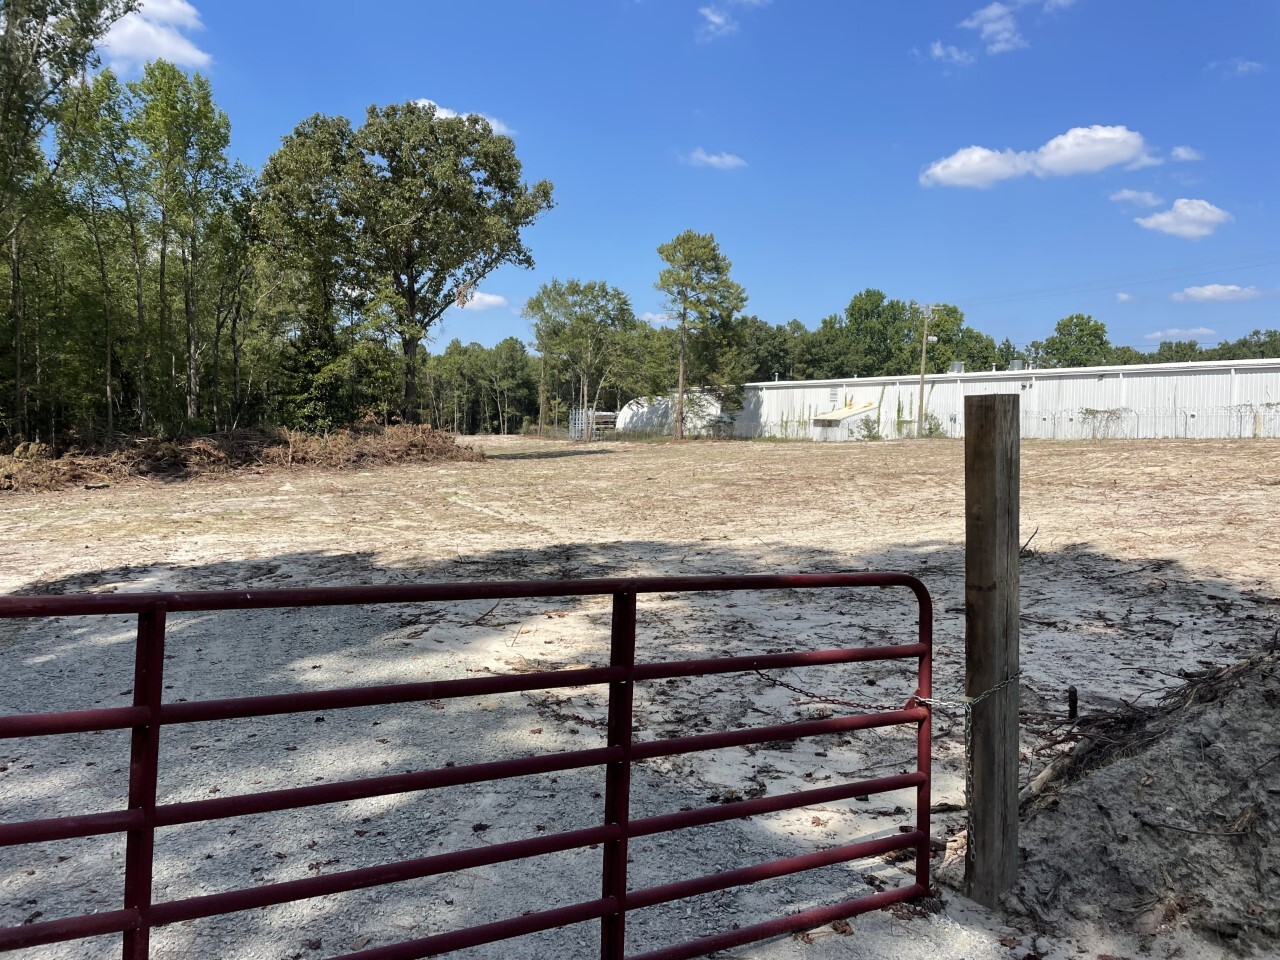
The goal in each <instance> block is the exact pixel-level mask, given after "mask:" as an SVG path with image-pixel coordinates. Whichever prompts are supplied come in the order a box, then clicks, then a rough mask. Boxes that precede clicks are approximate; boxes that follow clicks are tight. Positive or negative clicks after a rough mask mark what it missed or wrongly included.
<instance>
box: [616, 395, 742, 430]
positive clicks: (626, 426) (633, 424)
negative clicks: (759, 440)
mask: <svg viewBox="0 0 1280 960" xmlns="http://www.w3.org/2000/svg"><path fill="white" fill-rule="evenodd" d="M675 410H676V398H675V396H674V395H672V396H669V397H647V398H646V397H639V398H637V399H635V400H632V401H631V402H630V403H628V404H627V405H626V406H625V407H623V408H622V409H621V410H620V411H619V412H618V428H617V431H618V434H619V435H622V434H625V433H628V432H631V433H648V434H659V435H662V434H665V435H668V436H669V435H670V434H671V433H672V432H673V431H672V426H673V424H674V423H675ZM684 433H685V436H686V437H709V436H717V437H718V436H725V435H730V436H731V435H733V433H734V426H733V421H732V420H731V419H730V418H729V417H727V416H725V415H724V414H723V413H721V411H720V403H719V402H718V401H717V400H716V399H715V398H714V397H712V396H710V395H708V394H705V393H694V392H690V393H686V394H685V396H684Z"/></svg>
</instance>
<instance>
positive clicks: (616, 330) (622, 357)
mask: <svg viewBox="0 0 1280 960" xmlns="http://www.w3.org/2000/svg"><path fill="white" fill-rule="evenodd" d="M524 316H525V317H526V318H527V319H529V320H531V321H533V335H534V340H535V342H536V344H537V348H538V352H539V353H540V354H541V355H542V361H543V377H542V378H541V379H542V389H541V390H540V391H539V393H540V398H539V407H540V408H541V406H543V405H544V404H545V401H546V388H545V384H546V374H547V369H546V367H547V365H548V364H550V365H552V366H553V368H558V369H561V370H564V371H565V372H567V373H568V374H570V375H571V376H572V377H573V379H574V380H576V381H577V396H578V406H579V408H580V409H582V410H587V409H589V408H590V409H595V408H598V407H599V404H600V393H601V391H602V390H604V388H605V387H606V386H607V385H608V384H609V383H610V382H614V383H616V382H618V380H619V379H620V378H621V377H622V376H623V375H624V374H625V373H627V372H628V371H629V369H630V367H631V366H632V365H634V363H635V361H636V359H637V356H638V353H639V348H640V338H639V328H638V323H637V321H636V317H635V313H634V312H633V311H632V309H631V301H630V300H628V299H627V295H626V294H625V293H623V292H622V291H621V290H619V289H618V288H617V287H611V286H609V285H608V284H606V283H601V282H599V281H589V282H587V283H583V282H582V281H580V280H566V281H565V282H563V283H561V282H560V281H559V280H552V281H551V282H550V283H544V284H543V285H542V286H541V287H540V288H539V289H538V292H537V293H535V294H534V295H533V296H532V297H530V298H529V300H528V301H527V302H526V303H525V306H524ZM539 413H540V418H541V414H542V411H541V409H540V411H539ZM583 439H584V440H589V439H591V437H590V431H589V430H586V431H583Z"/></svg>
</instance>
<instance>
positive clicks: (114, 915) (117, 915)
mask: <svg viewBox="0 0 1280 960" xmlns="http://www.w3.org/2000/svg"><path fill="white" fill-rule="evenodd" d="M137 926H138V911H137V910H110V911H108V912H106V913H86V914H83V915H82V916H78V917H64V918H62V919H60V920H46V921H45V922H44V923H24V924H23V925H22V926H20V927H0V950H21V949H23V948H24V947H43V946H45V945H46V944H50V943H60V942H61V941H63V940H80V939H83V938H84V937H101V936H103V935H105V934H108V933H123V932H124V931H125V930H133V929H134V928H135V927H137Z"/></svg>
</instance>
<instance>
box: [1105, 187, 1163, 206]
mask: <svg viewBox="0 0 1280 960" xmlns="http://www.w3.org/2000/svg"><path fill="white" fill-rule="evenodd" d="M1109 199H1111V200H1114V201H1115V202H1116V203H1133V204H1136V205H1138V206H1139V207H1158V206H1160V204H1162V203H1164V201H1163V200H1161V199H1160V198H1159V197H1157V196H1156V195H1155V194H1154V193H1152V192H1151V191H1150V190H1130V189H1128V188H1127V187H1126V188H1125V189H1124V190H1117V191H1116V192H1115V193H1113V194H1112V195H1111V197H1110V198H1109Z"/></svg>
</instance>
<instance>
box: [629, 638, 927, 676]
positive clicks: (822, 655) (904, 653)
mask: <svg viewBox="0 0 1280 960" xmlns="http://www.w3.org/2000/svg"><path fill="white" fill-rule="evenodd" d="M928 652H929V648H928V647H927V646H926V645H925V644H923V643H896V644H892V645H890V646H884V647H851V648H849V649H845V650H813V651H797V652H794V653H763V654H759V655H754V656H749V657H715V658H712V659H708V660H668V661H666V662H664V663H638V664H636V667H635V671H636V672H635V678H636V679H637V680H664V679H666V678H668V677H688V676H703V675H706V674H712V673H742V672H744V671H747V670H776V669H781V668H783V667H817V666H823V665H825V664H833V663H863V662H865V661H868V660H907V659H912V658H915V657H922V656H924V655H925V654H927V653H928Z"/></svg>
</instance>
